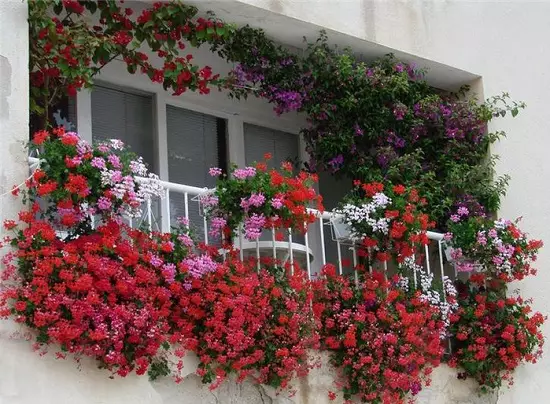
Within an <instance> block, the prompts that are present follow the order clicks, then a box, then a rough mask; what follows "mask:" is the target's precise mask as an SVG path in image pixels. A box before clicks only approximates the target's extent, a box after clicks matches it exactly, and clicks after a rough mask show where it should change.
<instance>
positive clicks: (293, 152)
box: [244, 123, 300, 168]
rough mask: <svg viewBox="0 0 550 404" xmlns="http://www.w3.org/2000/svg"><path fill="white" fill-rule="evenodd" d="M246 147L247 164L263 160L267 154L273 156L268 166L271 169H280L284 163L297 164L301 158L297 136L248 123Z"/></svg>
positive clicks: (246, 125) (245, 136) (246, 126)
mask: <svg viewBox="0 0 550 404" xmlns="http://www.w3.org/2000/svg"><path fill="white" fill-rule="evenodd" d="M244 147H245V159H246V164H252V163H253V162H255V161H261V160H263V159H264V154H265V153H271V155H272V156H273V159H272V160H271V161H270V162H269V164H268V165H269V167H270V168H274V167H275V168H278V167H280V165H281V163H282V162H283V161H292V162H297V161H298V160H299V157H300V141H299V137H298V136H297V135H294V134H292V133H286V132H281V131H278V130H273V129H268V128H264V127H261V126H256V125H250V124H247V123H245V124H244Z"/></svg>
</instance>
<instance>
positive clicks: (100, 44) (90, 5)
mask: <svg viewBox="0 0 550 404" xmlns="http://www.w3.org/2000/svg"><path fill="white" fill-rule="evenodd" d="M122 3H123V2H122V1H120V2H119V1H117V0H107V1H101V2H78V1H76V0H63V2H61V3H59V2H56V1H53V0H36V1H32V2H30V3H29V27H30V36H31V39H32V40H31V41H30V43H31V52H30V56H31V63H30V65H31V68H32V71H31V74H30V76H31V83H32V85H33V87H34V88H35V89H36V90H37V94H38V93H40V96H38V95H37V94H35V93H33V94H34V95H33V96H35V97H36V98H35V101H36V106H37V107H36V111H37V112H39V111H41V112H40V113H42V112H43V110H42V109H41V108H44V109H46V110H47V108H48V105H41V104H42V103H43V100H44V98H45V99H46V100H49V102H50V103H52V100H51V98H52V95H53V96H57V97H60V96H62V95H63V93H66V94H68V95H69V96H75V95H76V92H77V91H78V90H79V89H81V88H83V87H85V86H91V85H92V82H93V78H94V76H95V75H96V74H97V73H99V71H100V70H101V68H102V67H103V66H104V65H105V64H106V63H108V62H110V61H111V60H113V59H115V58H116V57H119V58H121V59H123V60H124V61H125V63H126V65H127V69H128V71H129V72H130V73H135V72H137V71H138V70H139V71H140V72H141V73H143V74H146V75H147V76H148V77H149V78H150V79H151V80H152V81H153V82H159V83H162V84H163V86H164V88H165V89H169V88H170V89H172V91H173V92H174V94H175V95H179V94H182V93H184V92H185V91H186V90H187V89H190V90H192V91H197V90H198V91H199V92H200V93H201V94H208V93H209V92H210V87H211V86H212V85H215V84H217V82H218V79H219V75H213V74H212V70H211V68H210V67H208V66H206V67H203V68H199V67H197V66H194V65H193V63H192V62H191V60H192V58H193V57H192V55H187V56H186V57H180V56H179V52H180V51H181V50H183V49H185V46H186V45H185V43H191V44H192V45H193V46H199V45H200V44H202V43H205V42H208V43H211V44H216V43H218V42H220V41H221V40H222V39H223V38H225V37H226V36H228V35H229V34H230V33H231V32H232V28H231V27H230V26H227V25H226V24H224V23H222V22H221V21H220V20H217V19H208V20H205V19H204V18H196V19H195V16H196V14H197V9H196V8H194V7H192V6H188V5H184V4H182V3H180V2H157V3H155V4H154V5H153V6H152V7H149V8H146V9H144V10H143V11H142V13H141V14H140V15H139V16H137V17H132V14H133V12H132V9H129V8H126V9H123V7H122ZM52 8H53V10H54V11H55V13H56V14H57V15H59V16H60V17H59V18H58V17H52V16H51V9H52ZM85 11H88V12H89V13H90V14H92V15H93V14H95V13H98V14H99V13H100V14H101V18H99V22H98V23H97V24H95V25H91V24H88V23H87V22H86V21H84V20H83V19H82V18H81V17H80V16H79V15H80V14H82V13H84V12H85ZM130 43H132V46H129V45H130ZM140 44H147V45H148V46H149V47H150V48H151V50H152V51H153V52H156V54H157V56H158V57H159V58H160V60H161V64H160V66H155V65H153V64H152V63H151V62H150V61H149V58H148V56H147V55H146V54H145V53H143V52H140V51H139V49H141V48H142V47H141V46H139V45H140ZM51 66H57V67H51ZM59 89H62V90H63V91H59ZM44 95H47V96H46V97H44ZM53 101H54V102H53V104H55V101H57V99H54V100H53ZM34 105H35V104H33V106H34ZM38 105H40V107H39V106H38ZM45 115H47V114H45Z"/></svg>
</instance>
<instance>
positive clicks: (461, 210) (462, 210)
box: [457, 206, 470, 216]
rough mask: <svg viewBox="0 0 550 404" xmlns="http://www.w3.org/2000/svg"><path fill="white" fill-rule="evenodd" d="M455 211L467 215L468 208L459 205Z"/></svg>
mask: <svg viewBox="0 0 550 404" xmlns="http://www.w3.org/2000/svg"><path fill="white" fill-rule="evenodd" d="M457 213H458V214H459V215H460V216H468V214H469V213H470V211H469V210H468V208H467V207H466V206H461V207H459V208H458V210H457Z"/></svg>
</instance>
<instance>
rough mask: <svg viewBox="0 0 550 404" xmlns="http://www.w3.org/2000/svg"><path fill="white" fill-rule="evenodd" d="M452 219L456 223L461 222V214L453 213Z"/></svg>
mask: <svg viewBox="0 0 550 404" xmlns="http://www.w3.org/2000/svg"><path fill="white" fill-rule="evenodd" d="M451 220H452V221H453V222H455V223H458V222H460V216H458V215H451Z"/></svg>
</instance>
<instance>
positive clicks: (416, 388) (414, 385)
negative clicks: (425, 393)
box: [411, 382, 422, 396]
mask: <svg viewBox="0 0 550 404" xmlns="http://www.w3.org/2000/svg"><path fill="white" fill-rule="evenodd" d="M420 390H422V386H421V385H420V383H418V382H413V383H411V394H412V395H413V396H414V395H416V394H418V393H419V392H420Z"/></svg>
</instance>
